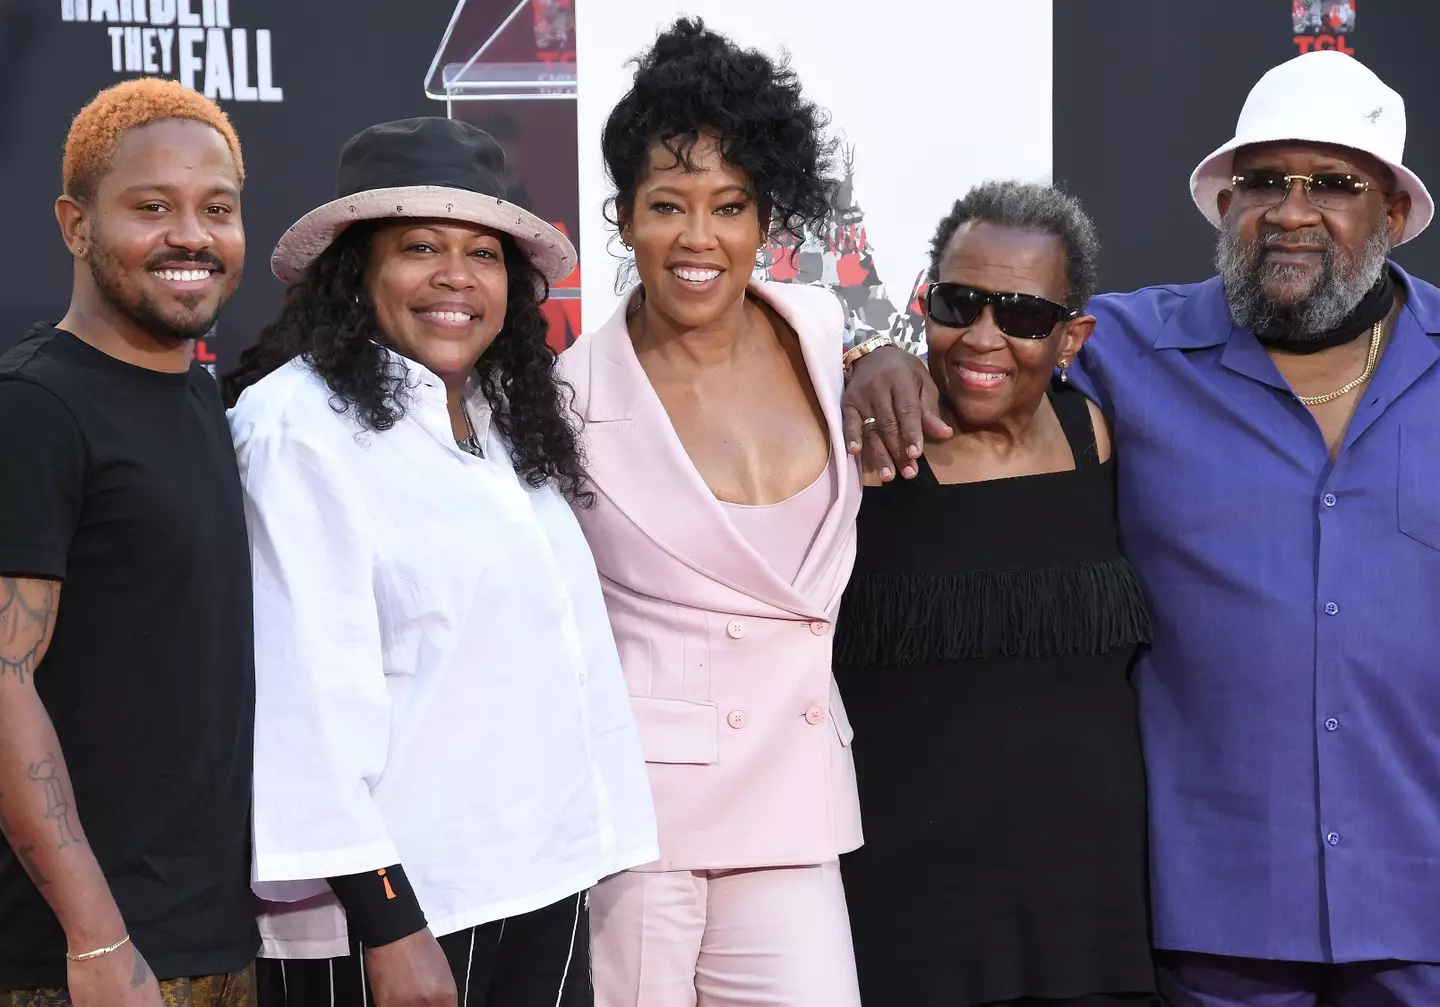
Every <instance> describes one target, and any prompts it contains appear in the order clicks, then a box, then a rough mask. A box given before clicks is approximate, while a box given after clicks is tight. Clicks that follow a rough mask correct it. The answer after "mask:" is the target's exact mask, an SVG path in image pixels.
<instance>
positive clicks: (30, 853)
mask: <svg viewBox="0 0 1440 1007" xmlns="http://www.w3.org/2000/svg"><path fill="white" fill-rule="evenodd" d="M4 807H5V795H4V794H3V793H0V836H3V837H5V842H7V843H9V844H10V848H11V849H12V850H14V851H15V858H16V859H17V860H19V861H20V866H21V867H23V868H24V869H25V873H26V874H28V875H29V876H30V880H31V881H32V882H33V883H34V885H35V887H36V888H44V887H45V886H46V885H48V884H49V883H50V879H49V878H47V877H46V876H45V875H44V874H42V873H41V872H40V865H39V864H37V863H35V856H34V854H35V847H33V846H30V845H28V844H26V845H23V846H22V845H20V841H19V839H18V837H17V836H16V835H15V830H14V829H12V828H10V823H9V822H7V821H6V820H5V810H4Z"/></svg>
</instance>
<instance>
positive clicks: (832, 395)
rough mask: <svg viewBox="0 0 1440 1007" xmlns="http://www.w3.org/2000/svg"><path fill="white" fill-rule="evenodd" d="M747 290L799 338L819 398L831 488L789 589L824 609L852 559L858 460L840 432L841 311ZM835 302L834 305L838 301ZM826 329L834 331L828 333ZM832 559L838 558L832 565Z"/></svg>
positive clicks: (767, 289)
mask: <svg viewBox="0 0 1440 1007" xmlns="http://www.w3.org/2000/svg"><path fill="white" fill-rule="evenodd" d="M751 289H752V290H755V291H756V293H757V294H762V291H763V294H762V296H764V297H765V300H766V303H768V304H769V305H770V306H771V307H772V308H774V309H775V311H776V312H778V313H779V314H780V316H781V317H782V318H784V319H785V320H786V321H787V322H789V323H790V327H791V328H792V329H794V330H795V334H796V335H797V336H798V337H799V339H800V351H801V353H802V354H803V355H804V358H805V369H806V370H807V371H808V372H809V374H810V383H811V385H812V386H813V387H814V389H815V397H816V398H817V399H818V400H819V401H820V411H821V412H822V413H823V414H824V417H825V427H826V432H827V433H828V434H829V438H830V464H831V465H833V466H834V467H835V473H836V486H837V491H836V494H835V499H834V500H832V501H831V502H830V509H829V510H828V511H827V512H826V514H825V519H824V521H823V522H821V525H820V531H819V533H818V534H817V535H816V536H815V542H814V543H813V544H812V545H811V546H810V552H809V553H808V554H806V556H805V561H804V563H802V564H801V566H800V573H799V574H798V575H797V576H796V578H795V584H794V589H795V591H796V592H798V593H799V594H800V595H801V596H802V597H804V598H805V599H806V600H807V601H808V602H809V604H810V606H811V608H812V609H814V610H817V611H820V612H826V611H829V610H830V609H831V608H833V607H834V606H835V605H836V604H838V602H839V600H840V595H841V594H842V593H843V592H844V590H845V585H846V584H847V583H848V582H849V579H850V569H851V566H852V564H853V559H854V547H855V518H856V515H857V514H858V513H859V511H860V467H859V461H858V459H855V458H852V457H851V456H850V453H849V452H848V451H846V450H845V435H844V432H843V430H842V429H841V422H842V420H841V414H840V400H841V396H842V395H843V394H844V391H845V377H844V371H843V369H842V367H841V355H842V353H843V351H844V336H843V328H844V324H845V318H844V314H843V312H841V311H837V312H836V317H835V319H834V320H833V321H831V320H830V319H827V318H822V317H804V315H803V314H802V313H801V311H800V310H799V306H798V305H797V304H795V303H794V302H792V301H790V299H789V298H787V297H786V296H785V295H786V294H787V293H789V291H788V290H786V289H785V288H784V287H782V286H779V285H777V284H773V283H767V284H764V285H763V286H762V287H760V289H756V287H755V286H752V288H751ZM836 306H837V308H838V302H836ZM832 327H833V328H835V330H836V331H833V332H832V331H831V329H832ZM837 559H839V560H842V562H841V563H840V565H839V567H838V568H837V566H836V560H837ZM837 573H838V574H839V575H838V576H837Z"/></svg>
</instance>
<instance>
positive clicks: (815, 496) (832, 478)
mask: <svg viewBox="0 0 1440 1007" xmlns="http://www.w3.org/2000/svg"><path fill="white" fill-rule="evenodd" d="M838 490H839V484H838V481H837V479H836V471H835V459H833V458H832V459H830V463H829V464H828V465H826V466H825V470H824V471H823V472H821V473H820V474H819V475H818V476H816V477H815V481H814V482H813V483H811V484H810V485H809V486H807V487H805V488H804V489H803V490H801V491H800V492H799V493H796V494H795V495H794V496H792V497H790V498H789V499H787V500H781V501H780V502H779V503H773V504H761V505H758V506H755V505H750V504H738V503H730V502H729V501H727V500H722V501H720V505H721V506H722V507H723V508H724V509H725V516H726V517H728V518H729V519H730V523H731V524H732V525H733V526H734V527H735V530H736V531H738V532H739V533H740V534H741V536H742V537H743V538H744V539H745V541H747V542H749V543H750V547H751V548H752V549H754V550H755V551H756V552H757V553H759V554H760V556H761V558H762V559H764V560H765V562H766V563H767V564H769V566H770V569H772V570H774V571H775V572H776V573H777V574H779V575H780V577H781V578H782V579H784V581H785V582H786V583H787V584H793V583H795V578H796V577H797V576H798V575H799V573H800V567H801V566H803V565H804V563H805V557H806V556H808V555H810V547H811V546H813V545H814V544H815V538H816V536H817V535H819V534H820V525H821V523H822V522H823V521H824V520H825V515H826V513H828V512H829V510H830V507H831V505H832V504H833V503H834V502H835V496H836V493H837V492H838Z"/></svg>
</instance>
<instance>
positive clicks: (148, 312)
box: [90, 242, 218, 343]
mask: <svg viewBox="0 0 1440 1007" xmlns="http://www.w3.org/2000/svg"><path fill="white" fill-rule="evenodd" d="M175 261H176V263H177V265H178V264H180V263H179V261H178V260H175ZM194 261H204V262H210V261H212V259H209V258H203V257H202V258H197V259H195V260H194ZM113 265H114V264H113V261H112V259H111V257H110V256H109V255H108V254H107V253H106V251H105V250H104V247H103V245H101V244H100V243H99V242H96V243H95V245H94V246H93V250H92V253H91V256H90V276H91V277H92V278H93V279H94V280H95V286H96V288H97V289H98V290H99V291H100V295H101V296H102V297H104V298H105V300H106V302H107V303H109V304H110V306H111V307H113V308H114V309H115V310H116V311H117V312H119V313H120V314H122V315H124V316H126V317H127V318H129V319H130V320H131V321H133V322H134V323H135V324H136V325H138V326H139V327H140V328H141V329H143V330H144V331H145V332H147V333H149V334H150V335H151V336H154V337H155V338H156V339H158V340H161V341H164V342H173V343H183V342H186V341H188V340H191V339H200V338H203V337H204V336H205V334H206V333H208V332H209V331H210V330H211V329H212V328H213V327H214V325H215V319H216V317H217V316H218V312H217V314H216V315H211V316H210V317H209V318H205V319H198V320H196V321H194V322H190V323H181V322H176V321H174V320H173V319H170V318H166V317H165V315H163V314H162V313H161V312H160V309H159V307H158V306H156V305H155V303H154V302H152V301H151V300H150V299H149V298H148V297H144V296H141V297H139V298H127V297H126V295H125V292H124V290H123V289H121V287H120V285H119V283H117V282H116V279H115V272H116V270H115V269H114V268H113Z"/></svg>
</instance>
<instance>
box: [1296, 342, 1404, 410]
mask: <svg viewBox="0 0 1440 1007" xmlns="http://www.w3.org/2000/svg"><path fill="white" fill-rule="evenodd" d="M1383 324H1384V323H1383V322H1376V323H1375V327H1374V328H1372V329H1371V330H1370V355H1369V356H1368V357H1367V358H1366V359H1365V370H1364V371H1362V372H1361V373H1360V376H1359V377H1358V378H1355V379H1354V380H1353V381H1347V382H1346V383H1345V384H1343V385H1341V386H1340V387H1339V388H1337V389H1335V390H1334V391H1333V392H1330V393H1329V394H1328V395H1297V396H1295V397H1296V398H1297V399H1299V400H1300V401H1301V402H1303V403H1305V404H1306V405H1307V406H1322V405H1324V404H1325V403H1327V402H1333V401H1335V400H1336V399H1338V398H1339V397H1340V396H1342V395H1348V394H1349V393H1350V392H1353V391H1354V390H1355V389H1357V388H1359V387H1360V386H1361V385H1363V384H1364V383H1365V382H1367V381H1369V380H1370V375H1372V374H1374V373H1375V361H1377V360H1379V359H1380V331H1381V328H1382V326H1383Z"/></svg>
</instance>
